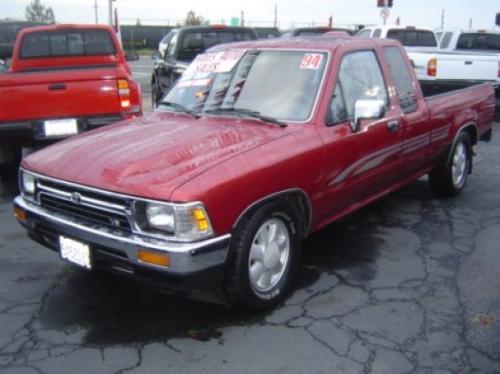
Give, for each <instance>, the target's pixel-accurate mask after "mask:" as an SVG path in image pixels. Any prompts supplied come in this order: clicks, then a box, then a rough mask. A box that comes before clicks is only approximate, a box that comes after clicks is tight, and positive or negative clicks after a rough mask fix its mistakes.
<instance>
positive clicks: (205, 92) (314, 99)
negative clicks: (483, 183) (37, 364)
mask: <svg viewBox="0 0 500 374" xmlns="http://www.w3.org/2000/svg"><path fill="white" fill-rule="evenodd" d="M494 110H495V97H494V91H493V88H492V86H491V85H488V84H482V85H477V86H473V87H469V88H465V89H461V90H457V91H453V92H448V93H444V94H440V95H437V96H431V97H424V95H423V93H422V91H421V89H420V86H419V84H418V81H417V80H416V77H415V73H414V71H413V68H412V65H411V63H410V61H409V60H408V58H407V56H406V53H405V51H404V49H403V48H402V46H401V44H400V43H399V42H397V41H393V40H382V39H361V38H354V37H349V36H340V35H333V36H328V35H327V36H323V37H315V38H310V39H307V38H301V39H280V40H272V41H257V42H245V43H236V44H230V45H220V46H217V47H214V48H212V49H210V50H209V51H208V52H206V53H204V54H201V55H199V56H198V57H197V58H196V59H195V60H194V62H193V63H192V64H191V65H190V66H189V68H188V69H187V70H186V71H185V73H184V74H183V75H182V77H181V78H180V79H179V81H178V82H177V83H176V85H175V86H174V87H173V88H172V90H171V91H170V92H169V93H168V94H167V95H166V96H165V97H164V98H163V99H162V101H161V102H160V104H159V107H158V111H157V112H155V113H152V114H148V115H146V116H143V117H140V118H137V119H134V120H131V121H125V122H122V123H116V124H113V125H111V126H108V127H106V128H103V129H99V130H96V131H92V132H89V133H87V134H83V135H80V136H77V137H74V138H71V139H67V140H65V141H63V142H61V143H58V144H55V145H53V146H50V147H48V148H45V149H43V150H41V151H39V152H37V153H35V154H32V155H30V156H28V157H27V158H25V159H24V160H23V162H22V169H21V176H20V189H21V195H20V196H18V197H17V198H16V199H15V202H14V206H15V214H16V216H17V218H18V220H19V222H20V223H21V224H22V225H23V226H24V227H25V228H26V229H27V231H28V233H29V235H30V236H31V237H32V238H33V239H34V240H36V241H38V242H40V243H42V244H44V245H46V246H48V247H49V248H52V249H55V250H56V251H58V252H59V253H60V255H61V257H62V258H64V259H66V260H67V261H70V262H72V263H75V264H78V265H80V266H82V267H84V268H87V269H104V270H107V271H111V272H115V273H119V274H123V275H125V276H129V277H133V278H135V279H139V280H145V281H149V282H154V283H155V284H160V285H162V286H168V287H171V288H180V289H191V288H195V287H198V288H199V287H209V286H212V285H214V284H219V283H222V284H223V289H224V290H225V292H226V295H227V297H228V299H229V300H230V301H231V302H233V303H235V304H239V305H243V306H245V307H248V308H252V309H264V308H269V307H272V306H274V305H276V304H277V303H279V302H280V301H282V300H283V299H284V297H285V296H286V295H287V292H288V291H289V290H290V287H291V284H292V280H293V275H294V273H295V271H296V268H297V263H298V261H299V258H300V256H299V253H300V252H299V249H300V244H301V240H302V239H303V238H305V237H307V236H308V235H309V234H311V233H313V232H315V231H317V230H320V229H321V228H323V227H324V226H326V225H328V224H330V223H331V222H333V221H335V220H337V219H339V218H341V217H343V216H345V215H347V214H349V213H351V212H353V211H355V210H357V209H359V208H361V207H363V206H365V205H367V204H369V203H371V202H372V201H374V200H376V199H378V198H380V197H381V196H384V195H386V194H388V193H390V192H391V191H394V190H396V189H398V188H400V187H402V186H404V185H405V184H408V183H410V182H412V181H414V180H416V179H417V178H419V177H421V176H423V175H426V174H429V180H430V185H431V187H432V189H433V190H434V191H435V192H436V193H438V194H440V195H455V194H458V193H459V192H460V191H461V190H462V189H463V188H464V186H465V184H466V181H467V178H468V175H469V173H470V172H471V171H472V161H473V160H472V158H473V146H475V145H476V144H477V143H478V141H479V140H481V139H482V140H488V139H489V138H490V137H491V131H492V121H493V116H494ZM331 244H332V246H334V245H335V243H331Z"/></svg>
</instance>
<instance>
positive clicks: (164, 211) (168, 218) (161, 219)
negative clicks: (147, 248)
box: [146, 204, 175, 234]
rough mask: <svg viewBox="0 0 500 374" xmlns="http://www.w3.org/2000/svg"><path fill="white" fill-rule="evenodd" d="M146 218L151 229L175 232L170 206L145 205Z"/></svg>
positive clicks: (172, 212)
mask: <svg viewBox="0 0 500 374" xmlns="http://www.w3.org/2000/svg"><path fill="white" fill-rule="evenodd" d="M146 218H147V221H148V224H149V226H150V227H152V228H155V229H158V230H163V231H167V232H170V233H172V234H173V233H174V232H175V216H174V209H173V208H172V207H171V206H170V205H159V204H147V205H146Z"/></svg>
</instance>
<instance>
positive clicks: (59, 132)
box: [43, 118, 78, 138]
mask: <svg viewBox="0 0 500 374" xmlns="http://www.w3.org/2000/svg"><path fill="white" fill-rule="evenodd" d="M43 134H44V136H45V137H46V138H55V137H61V136H70V135H76V134H78V122H77V120H76V118H63V119H52V120H47V121H44V122H43Z"/></svg>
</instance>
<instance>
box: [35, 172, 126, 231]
mask: <svg viewBox="0 0 500 374" xmlns="http://www.w3.org/2000/svg"><path fill="white" fill-rule="evenodd" d="M36 196H37V200H38V202H39V203H40V206H42V207H43V208H45V209H47V210H49V211H51V212H54V213H56V214H59V215H62V216H67V217H71V218H74V219H77V220H78V221H79V222H81V223H82V224H86V225H89V226H96V225H97V226H101V227H102V226H104V227H106V228H108V229H111V230H119V231H122V232H124V233H131V232H132V227H131V224H130V220H129V219H128V216H129V215H130V213H129V212H130V205H131V201H130V200H129V199H127V198H123V197H120V196H116V195H111V194H106V193H104V192H99V191H96V190H93V189H86V188H84V187H80V186H75V185H72V184H66V183H58V182H55V181H53V180H47V179H37V184H36Z"/></svg>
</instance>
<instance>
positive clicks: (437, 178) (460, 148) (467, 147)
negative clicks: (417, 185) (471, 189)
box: [429, 132, 472, 196]
mask: <svg viewBox="0 0 500 374" xmlns="http://www.w3.org/2000/svg"><path fill="white" fill-rule="evenodd" d="M471 165H472V147H471V140H470V136H469V134H468V133H466V132H462V133H460V135H459V136H458V138H457V140H456V142H455V144H454V145H453V148H452V150H451V154H450V156H449V157H448V159H447V160H446V163H443V164H442V165H440V166H438V167H436V169H434V170H433V171H432V172H431V173H430V174H429V183H430V186H431V188H432V190H433V191H434V192H435V193H437V194H438V195H440V196H455V195H458V194H459V193H460V192H462V190H463V189H464V187H465V184H466V183H467V177H468V175H469V173H470V170H471Z"/></svg>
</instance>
